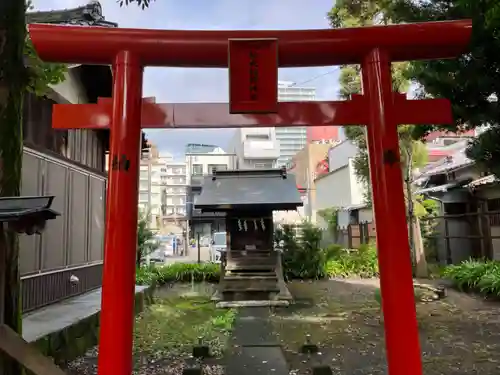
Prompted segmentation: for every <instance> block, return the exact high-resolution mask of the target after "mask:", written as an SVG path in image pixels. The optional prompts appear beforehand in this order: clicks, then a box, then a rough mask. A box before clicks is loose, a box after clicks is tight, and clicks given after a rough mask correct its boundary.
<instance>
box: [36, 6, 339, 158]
mask: <svg viewBox="0 0 500 375" xmlns="http://www.w3.org/2000/svg"><path fill="white" fill-rule="evenodd" d="M84 1H85V0H34V6H35V8H36V9H37V10H52V9H64V8H71V7H76V6H80V5H82V4H83V3H84ZM101 4H102V7H103V13H104V16H105V17H106V19H107V20H108V21H113V22H117V23H118V24H119V25H120V27H132V28H155V29H180V30H194V29H198V30H217V29H228V30H233V29H250V30H254V29H269V30H279V29H308V28H314V29H319V28H328V22H327V20H326V13H327V12H328V10H329V9H330V7H331V6H332V4H333V1H332V0H311V1H304V0H265V1H264V0H209V1H207V0H182V1H179V0H156V1H155V2H153V3H152V4H151V5H150V8H149V9H146V10H144V11H142V10H140V9H139V8H138V7H137V6H135V5H131V6H129V7H122V8H121V7H120V6H119V5H118V3H117V2H116V1H115V0H101ZM313 4H314V5H313ZM331 70H332V67H322V68H295V69H280V72H279V75H280V79H283V80H287V81H294V82H297V83H302V82H306V81H308V82H307V86H312V87H315V88H316V90H317V97H318V99H319V100H325V99H333V98H335V97H336V93H337V81H338V75H337V74H335V73H333V74H327V75H324V74H325V73H327V72H329V71H331ZM227 76H228V74H227V70H226V69H194V68H147V69H146V72H145V77H144V96H155V97H156V98H157V101H158V102H200V101H204V102H214V101H219V102H220V101H227V98H228V77H227ZM318 76H320V77H319V78H318V79H314V78H315V77H318ZM311 79H312V80H311ZM149 135H150V138H151V140H152V141H153V142H155V143H157V144H158V146H159V147H160V149H167V150H171V151H173V152H174V153H178V152H179V151H182V146H183V145H184V144H185V143H188V142H206V143H209V142H212V143H216V144H219V145H220V146H222V147H224V146H225V145H226V143H227V141H228V139H229V137H230V132H228V131H227V130H226V131H218V130H204V131H182V130H164V131H153V132H149Z"/></svg>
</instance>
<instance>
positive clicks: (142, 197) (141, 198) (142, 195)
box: [139, 193, 149, 202]
mask: <svg viewBox="0 0 500 375" xmlns="http://www.w3.org/2000/svg"><path fill="white" fill-rule="evenodd" d="M148 199H149V194H148V193H140V194H139V201H140V202H147V201H148Z"/></svg>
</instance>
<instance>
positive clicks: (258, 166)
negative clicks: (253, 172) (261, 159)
mask: <svg viewBox="0 0 500 375" xmlns="http://www.w3.org/2000/svg"><path fill="white" fill-rule="evenodd" d="M254 167H255V169H271V168H272V167H273V163H255V164H254Z"/></svg>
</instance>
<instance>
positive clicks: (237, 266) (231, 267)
mask: <svg viewBox="0 0 500 375" xmlns="http://www.w3.org/2000/svg"><path fill="white" fill-rule="evenodd" d="M275 267H276V265H275V264H246V263H245V264H241V263H228V264H226V270H227V271H245V270H247V271H269V272H272V271H274V270H275Z"/></svg>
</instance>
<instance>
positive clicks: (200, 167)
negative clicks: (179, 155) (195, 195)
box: [186, 145, 235, 185]
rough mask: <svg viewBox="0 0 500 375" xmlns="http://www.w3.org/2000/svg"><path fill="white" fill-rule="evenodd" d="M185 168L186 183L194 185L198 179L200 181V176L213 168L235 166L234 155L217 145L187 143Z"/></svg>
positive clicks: (221, 168)
mask: <svg viewBox="0 0 500 375" xmlns="http://www.w3.org/2000/svg"><path fill="white" fill-rule="evenodd" d="M196 146H198V148H197V147H196ZM186 168H187V170H186V173H187V179H188V181H187V183H188V184H190V185H193V184H194V185H196V184H197V183H198V181H201V180H200V178H201V177H202V176H204V175H208V174H210V173H212V170H213V169H217V170H226V169H233V168H235V155H234V154H228V153H227V152H226V151H224V150H223V149H222V148H220V147H218V146H211V145H188V146H187V147H186Z"/></svg>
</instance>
